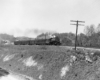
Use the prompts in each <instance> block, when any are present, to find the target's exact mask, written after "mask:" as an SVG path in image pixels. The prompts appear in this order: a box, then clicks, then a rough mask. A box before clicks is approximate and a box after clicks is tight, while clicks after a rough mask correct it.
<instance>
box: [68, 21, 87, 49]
mask: <svg viewBox="0 0 100 80" xmlns="http://www.w3.org/2000/svg"><path fill="white" fill-rule="evenodd" d="M70 21H71V22H74V23H76V24H71V25H76V37H75V50H76V47H77V33H78V26H84V25H83V24H79V23H85V21H79V20H70Z"/></svg>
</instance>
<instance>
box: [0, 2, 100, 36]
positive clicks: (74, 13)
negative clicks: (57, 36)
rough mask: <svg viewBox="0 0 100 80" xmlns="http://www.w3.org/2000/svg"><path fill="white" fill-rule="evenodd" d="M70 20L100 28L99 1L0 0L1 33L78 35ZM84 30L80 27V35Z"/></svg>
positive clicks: (17, 34)
mask: <svg viewBox="0 0 100 80" xmlns="http://www.w3.org/2000/svg"><path fill="white" fill-rule="evenodd" d="M70 20H82V21H85V26H86V25H90V24H94V25H96V26H97V25H98V24H99V23H100V0H0V33H9V34H14V35H15V36H20V35H22V36H24V35H26V36H35V35H36V34H37V33H39V31H40V32H43V31H46V30H47V31H53V32H73V33H75V26H73V25H70ZM83 29H84V26H79V33H80V32H83ZM32 31H33V32H32Z"/></svg>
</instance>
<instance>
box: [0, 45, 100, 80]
mask: <svg viewBox="0 0 100 80" xmlns="http://www.w3.org/2000/svg"><path fill="white" fill-rule="evenodd" d="M85 52H89V53H91V52H92V51H91V50H85V51H84V50H82V49H79V51H78V52H77V53H78V54H83V53H85ZM0 54H1V55H2V54H4V55H7V54H18V55H16V56H15V58H14V59H12V60H11V61H8V62H5V63H3V62H2V59H3V58H0V66H1V67H5V68H7V69H11V70H13V71H16V72H18V73H22V74H25V75H29V76H32V77H35V76H37V75H39V74H42V75H43V77H42V78H43V80H61V79H60V76H59V75H60V72H61V68H62V67H64V66H65V65H66V64H68V65H69V63H70V62H69V61H70V55H76V53H75V51H74V50H71V49H69V48H66V47H64V46H44V45H43V46H38V45H31V46H29V45H1V46H0ZM29 56H33V59H34V60H36V61H37V62H38V63H41V64H43V65H44V69H43V70H41V71H37V70H36V68H27V67H25V66H23V65H22V63H21V62H17V60H18V59H25V58H27V57H29ZM77 56H78V55H77ZM78 57H80V56H78ZM9 65H10V66H9ZM99 67H100V59H98V60H97V61H96V62H93V63H92V64H90V63H88V62H86V61H85V60H84V59H83V60H80V59H78V61H75V62H73V63H72V66H70V70H69V71H68V73H66V76H65V77H64V78H63V80H89V79H90V78H91V76H93V77H96V79H97V77H98V76H99V74H100V72H99V70H98V69H99ZM36 78H38V76H37V77H36ZM96 79H95V80H96ZM98 79H99V78H98Z"/></svg>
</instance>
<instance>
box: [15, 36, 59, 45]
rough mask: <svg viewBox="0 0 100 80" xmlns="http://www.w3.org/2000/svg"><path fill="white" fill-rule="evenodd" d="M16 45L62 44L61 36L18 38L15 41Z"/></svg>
mask: <svg viewBox="0 0 100 80" xmlns="http://www.w3.org/2000/svg"><path fill="white" fill-rule="evenodd" d="M14 45H61V42H60V39H59V37H57V36H55V37H51V38H47V39H46V38H43V39H38V38H36V39H34V40H17V41H14Z"/></svg>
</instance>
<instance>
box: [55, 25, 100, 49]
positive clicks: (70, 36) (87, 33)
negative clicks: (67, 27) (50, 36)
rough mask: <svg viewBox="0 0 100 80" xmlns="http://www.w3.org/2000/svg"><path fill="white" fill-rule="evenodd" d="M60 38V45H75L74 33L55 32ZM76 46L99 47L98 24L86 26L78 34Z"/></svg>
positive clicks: (99, 29) (99, 34)
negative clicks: (82, 31)
mask: <svg viewBox="0 0 100 80" xmlns="http://www.w3.org/2000/svg"><path fill="white" fill-rule="evenodd" d="M56 35H57V36H58V37H59V38H60V39H61V43H62V45H65V46H74V45H75V34H74V33H56ZM77 46H80V47H96V48H99V47H100V24H99V25H98V26H97V27H96V26H95V25H90V26H86V27H85V29H84V33H80V34H78V38H77Z"/></svg>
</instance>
